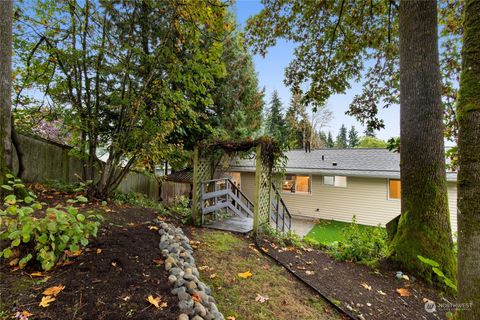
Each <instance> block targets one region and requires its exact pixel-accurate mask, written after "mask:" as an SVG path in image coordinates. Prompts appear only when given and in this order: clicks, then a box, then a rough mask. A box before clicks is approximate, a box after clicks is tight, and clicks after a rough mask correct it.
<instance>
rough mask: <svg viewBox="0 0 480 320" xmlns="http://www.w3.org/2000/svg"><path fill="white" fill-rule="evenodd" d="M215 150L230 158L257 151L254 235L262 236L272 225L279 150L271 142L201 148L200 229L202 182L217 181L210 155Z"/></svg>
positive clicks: (196, 214) (197, 181) (197, 175)
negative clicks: (272, 200)
mask: <svg viewBox="0 0 480 320" xmlns="http://www.w3.org/2000/svg"><path fill="white" fill-rule="evenodd" d="M215 150H223V151H224V152H225V153H226V154H232V153H236V152H245V151H250V150H255V155H256V156H255V161H256V171H255V194H254V199H253V205H254V208H253V209H254V210H253V232H254V234H255V235H257V234H259V233H260V232H261V230H262V227H263V226H264V225H265V224H268V223H269V216H270V205H271V203H270V187H271V184H272V171H273V165H274V161H275V156H276V155H278V154H279V150H278V149H277V147H276V146H275V145H274V144H273V142H272V141H271V140H270V139H268V138H260V139H257V140H254V141H245V142H219V143H213V144H209V145H206V146H202V145H198V146H196V147H195V149H194V156H193V157H194V158H193V190H192V198H193V199H192V218H193V222H194V224H196V225H200V223H201V221H200V220H201V206H202V204H201V201H202V198H201V195H202V182H203V181H207V180H210V179H212V178H213V173H214V171H215V168H213V165H212V160H211V159H210V158H209V155H211V154H213V151H215Z"/></svg>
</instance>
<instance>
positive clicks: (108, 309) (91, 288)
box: [0, 190, 179, 320]
mask: <svg viewBox="0 0 480 320" xmlns="http://www.w3.org/2000/svg"><path fill="white" fill-rule="evenodd" d="M71 197H72V195H67V194H62V193H58V192H53V193H52V192H49V191H45V190H44V191H42V192H41V193H40V197H39V200H41V201H46V202H48V203H50V204H53V203H65V200H66V199H67V198H71ZM78 206H79V207H80V208H81V210H87V209H89V210H91V209H98V208H97V207H96V206H92V205H91V204H88V205H78ZM82 207H83V208H82ZM106 208H108V209H107V210H106V211H107V212H106V213H105V215H104V216H106V218H107V220H106V221H105V222H104V223H103V225H102V227H101V229H100V231H99V234H98V237H97V238H96V239H93V240H92V241H91V243H90V244H89V245H88V248H87V249H86V250H84V251H83V253H82V254H81V255H80V256H78V257H75V258H73V260H72V262H73V264H71V265H67V266H63V267H56V268H54V269H53V270H52V271H50V272H46V273H44V274H45V275H46V276H47V277H50V278H48V280H47V281H45V282H42V281H40V280H41V279H45V278H42V277H38V278H37V277H34V278H32V277H31V276H29V274H30V273H32V272H33V271H35V270H28V269H27V270H18V271H15V272H11V270H10V267H9V266H8V265H5V264H2V265H1V266H0V275H1V278H2V281H1V284H0V301H1V302H2V306H1V307H2V310H3V312H7V314H8V315H12V316H13V315H15V313H16V312H17V311H20V312H21V311H24V310H28V311H29V312H30V313H33V314H34V316H32V317H30V318H29V319H85V320H87V319H88V320H90V319H112V320H113V319H146V320H148V319H176V318H177V317H178V315H179V310H178V307H177V303H178V301H177V298H176V296H173V295H172V294H171V293H170V290H171V288H170V286H169V284H168V281H167V277H168V274H167V272H166V271H165V270H164V268H163V266H162V265H158V262H159V261H157V263H155V262H154V261H153V260H158V259H162V258H161V252H160V250H159V248H158V243H159V240H160V236H159V235H158V233H157V231H156V230H155V229H154V228H152V230H150V229H149V228H148V227H149V226H153V223H150V221H151V220H152V219H154V218H155V217H156V216H157V215H156V213H155V211H154V210H149V209H143V208H135V207H129V206H121V207H118V206H115V205H113V204H109V205H108V206H107V207H106ZM97 249H100V250H97ZM160 261H161V260H160ZM3 263H4V262H3ZM60 284H61V285H63V286H65V289H64V290H63V291H61V292H60V293H59V294H58V296H57V299H56V301H54V302H52V303H51V305H50V306H49V307H46V308H42V307H39V306H38V304H39V302H40V300H41V298H42V292H43V291H44V290H45V289H46V288H48V287H51V286H56V285H60ZM149 295H152V296H153V297H157V296H161V297H162V302H166V303H167V307H165V308H163V309H156V308H155V307H154V306H153V305H151V304H150V303H149V302H148V301H147V297H148V296H149Z"/></svg>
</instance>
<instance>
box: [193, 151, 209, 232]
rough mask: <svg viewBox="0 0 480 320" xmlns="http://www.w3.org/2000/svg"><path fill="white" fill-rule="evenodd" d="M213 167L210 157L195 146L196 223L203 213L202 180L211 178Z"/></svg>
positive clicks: (194, 205) (194, 187) (194, 200)
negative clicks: (211, 166)
mask: <svg viewBox="0 0 480 320" xmlns="http://www.w3.org/2000/svg"><path fill="white" fill-rule="evenodd" d="M210 174H211V168H210V163H209V161H208V159H207V158H206V157H205V156H203V153H202V152H201V150H199V149H198V147H197V148H195V150H194V159H193V189H192V211H193V219H194V222H195V223H196V224H198V222H199V218H200V214H201V196H202V182H203V181H206V180H210Z"/></svg>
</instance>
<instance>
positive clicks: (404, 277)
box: [402, 274, 410, 281]
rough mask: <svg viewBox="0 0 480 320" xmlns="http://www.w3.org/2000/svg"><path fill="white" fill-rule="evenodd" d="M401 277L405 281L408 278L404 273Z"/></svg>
mask: <svg viewBox="0 0 480 320" xmlns="http://www.w3.org/2000/svg"><path fill="white" fill-rule="evenodd" d="M402 278H403V279H404V280H407V281H408V280H410V278H409V277H408V276H407V275H406V274H404V275H403V276H402Z"/></svg>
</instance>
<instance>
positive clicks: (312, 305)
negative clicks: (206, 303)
mask: <svg viewBox="0 0 480 320" xmlns="http://www.w3.org/2000/svg"><path fill="white" fill-rule="evenodd" d="M185 231H186V232H187V234H188V236H189V237H190V239H191V240H193V241H198V243H197V244H196V247H197V248H196V249H195V259H196V260H197V266H198V267H199V269H200V270H201V271H200V277H201V279H202V281H204V282H206V283H207V284H208V285H209V286H210V287H211V289H212V294H213V296H214V297H215V299H216V300H217V302H218V306H219V309H220V311H222V312H223V314H224V316H225V317H226V318H228V317H235V319H236V320H244V319H245V320H249V319H256V320H257V319H258V320H261V319H265V320H266V319H288V320H293V319H298V320H308V319H311V320H317V319H342V318H343V316H342V315H340V314H339V313H338V312H337V311H336V310H335V309H333V308H332V307H331V306H330V305H328V304H327V302H325V301H324V300H323V299H322V298H321V297H320V296H319V295H318V294H316V293H315V292H313V290H311V289H310V288H309V287H307V286H306V285H304V284H302V283H301V282H299V281H298V280H297V279H295V278H294V277H293V276H292V275H291V274H289V273H288V271H286V270H285V269H284V268H283V267H281V266H278V265H277V264H276V263H275V261H273V260H272V259H270V258H268V257H266V256H265V255H263V254H262V253H260V252H258V251H257V249H255V245H254V244H253V240H251V239H249V238H247V237H243V236H239V235H235V234H232V233H228V232H223V231H214V230H210V229H194V228H190V229H187V228H185ZM247 271H249V272H250V273H251V274H252V276H251V277H248V278H245V279H244V278H242V277H240V276H239V273H244V272H247Z"/></svg>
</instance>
